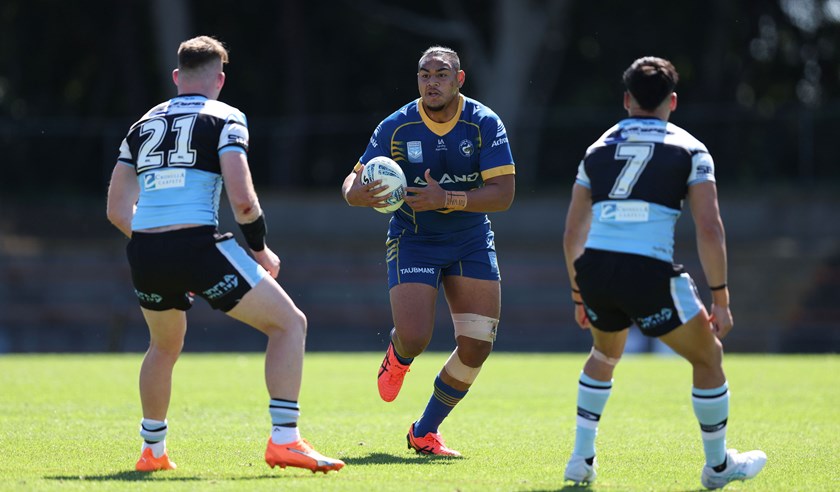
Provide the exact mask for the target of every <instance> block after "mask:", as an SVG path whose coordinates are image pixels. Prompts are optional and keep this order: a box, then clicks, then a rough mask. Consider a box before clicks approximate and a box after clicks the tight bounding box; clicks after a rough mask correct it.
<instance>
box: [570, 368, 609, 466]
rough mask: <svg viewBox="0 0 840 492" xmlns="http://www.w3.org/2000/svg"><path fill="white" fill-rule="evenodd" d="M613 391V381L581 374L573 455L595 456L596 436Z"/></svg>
mask: <svg viewBox="0 0 840 492" xmlns="http://www.w3.org/2000/svg"><path fill="white" fill-rule="evenodd" d="M610 391H612V380H610V381H598V380H597V379H593V378H591V377H589V376H587V375H586V374H585V373H583V372H581V373H580V381H579V382H578V398H577V429H576V430H575V449H574V451H572V454H575V455H577V456H583V457H584V458H591V457H593V456H595V436H596V435H597V434H598V421H599V420H601V413H603V412H604V407H605V406H606V404H607V398H609V397H610Z"/></svg>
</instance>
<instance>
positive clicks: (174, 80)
mask: <svg viewBox="0 0 840 492" xmlns="http://www.w3.org/2000/svg"><path fill="white" fill-rule="evenodd" d="M172 82H174V83H175V85H178V69H177V68H176V69H175V70H173V71H172Z"/></svg>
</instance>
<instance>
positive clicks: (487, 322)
mask: <svg viewBox="0 0 840 492" xmlns="http://www.w3.org/2000/svg"><path fill="white" fill-rule="evenodd" d="M452 324H454V325H455V338H456V339H457V338H458V337H459V336H464V337H468V338H475V339H476V340H484V341H486V342H495V341H496V330H497V328H498V326H499V320H497V319H496V318H489V317H487V316H482V315H480V314H473V313H452Z"/></svg>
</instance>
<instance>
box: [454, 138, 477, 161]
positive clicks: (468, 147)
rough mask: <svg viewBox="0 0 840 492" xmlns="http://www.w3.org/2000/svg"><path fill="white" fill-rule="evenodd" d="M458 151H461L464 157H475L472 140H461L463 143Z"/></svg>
mask: <svg viewBox="0 0 840 492" xmlns="http://www.w3.org/2000/svg"><path fill="white" fill-rule="evenodd" d="M458 150H459V151H461V155H462V156H464V157H469V156H471V155H473V151H474V150H475V148H474V147H473V144H472V141H471V140H467V139H464V140H461V143H460V144H458Z"/></svg>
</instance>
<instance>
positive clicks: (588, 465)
mask: <svg viewBox="0 0 840 492" xmlns="http://www.w3.org/2000/svg"><path fill="white" fill-rule="evenodd" d="M619 323H620V322H619ZM619 326H620V324H619ZM590 332H591V334H592V350H591V351H590V353H589V357H587V359H586V362H585V363H584V366H583V371H582V372H581V374H580V379H579V380H578V392H577V420H576V427H575V447H574V450H573V451H572V457H571V458H570V459H569V463H568V464H567V465H566V471H565V473H564V478H565V479H566V480H572V481H574V482H575V483H584V482H593V481H594V480H595V476H596V472H595V467H596V462H595V455H596V453H595V437H596V436H597V434H598V423H599V422H600V420H601V415H602V414H603V413H604V408H605V407H606V405H607V400H608V399H609V397H610V393H611V392H612V377H613V370H614V369H615V366H616V364H618V361H619V359H620V358H621V355H622V354H623V353H624V346H625V344H626V343H627V335H628V334H629V333H630V330H628V329H626V328H624V329H619V330H618V331H603V330H599V329H598V328H595V327H593V328H592V329H591V330H590Z"/></svg>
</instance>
